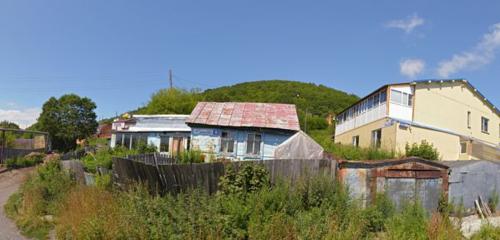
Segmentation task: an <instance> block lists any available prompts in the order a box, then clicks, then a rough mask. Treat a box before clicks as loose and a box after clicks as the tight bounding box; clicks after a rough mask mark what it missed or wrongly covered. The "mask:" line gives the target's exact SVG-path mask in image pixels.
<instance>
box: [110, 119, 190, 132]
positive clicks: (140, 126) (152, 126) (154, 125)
mask: <svg viewBox="0 0 500 240" xmlns="http://www.w3.org/2000/svg"><path fill="white" fill-rule="evenodd" d="M188 117H189V115H134V116H132V118H131V119H130V121H128V122H127V124H126V128H123V129H118V131H127V132H190V131H191V128H190V127H189V126H188V125H186V119H187V118H188Z"/></svg>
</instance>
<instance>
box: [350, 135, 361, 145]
mask: <svg viewBox="0 0 500 240" xmlns="http://www.w3.org/2000/svg"><path fill="white" fill-rule="evenodd" d="M352 145H353V146H355V147H359V135H358V136H354V137H352Z"/></svg>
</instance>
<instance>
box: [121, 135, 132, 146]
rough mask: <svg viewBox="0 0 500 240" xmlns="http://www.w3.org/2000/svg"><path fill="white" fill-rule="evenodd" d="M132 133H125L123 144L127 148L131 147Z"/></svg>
mask: <svg viewBox="0 0 500 240" xmlns="http://www.w3.org/2000/svg"><path fill="white" fill-rule="evenodd" d="M130 138H131V135H130V134H123V146H124V147H126V148H130Z"/></svg>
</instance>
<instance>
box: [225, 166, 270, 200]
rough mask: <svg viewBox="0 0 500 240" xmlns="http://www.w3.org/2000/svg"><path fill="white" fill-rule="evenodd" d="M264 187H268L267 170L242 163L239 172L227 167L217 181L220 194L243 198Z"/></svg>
mask: <svg viewBox="0 0 500 240" xmlns="http://www.w3.org/2000/svg"><path fill="white" fill-rule="evenodd" d="M266 186H269V174H268V172H267V170H266V169H265V168H264V167H263V166H261V165H258V164H251V163H250V164H246V163H244V164H243V165H242V166H241V169H239V171H235V170H234V168H233V167H232V165H229V167H228V168H227V170H226V173H225V174H224V176H222V177H221V179H220V181H219V189H220V192H222V193H225V194H236V195H243V196H245V195H246V194H247V193H251V192H254V191H257V190H259V189H261V188H263V187H266Z"/></svg>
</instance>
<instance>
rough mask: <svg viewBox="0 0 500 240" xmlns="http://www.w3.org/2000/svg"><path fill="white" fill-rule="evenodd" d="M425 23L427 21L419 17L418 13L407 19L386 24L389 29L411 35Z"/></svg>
mask: <svg viewBox="0 0 500 240" xmlns="http://www.w3.org/2000/svg"><path fill="white" fill-rule="evenodd" d="M424 23H425V20H424V19H423V18H421V17H419V16H418V15H417V14H416V13H415V14H413V15H410V16H408V17H406V18H405V19H399V20H393V21H390V22H388V23H386V24H385V26H386V27H388V28H398V29H401V30H403V31H405V33H411V32H413V30H414V29H415V28H416V27H418V26H420V25H423V24H424Z"/></svg>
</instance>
